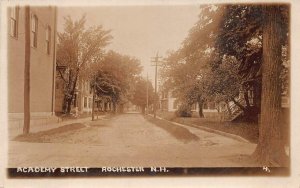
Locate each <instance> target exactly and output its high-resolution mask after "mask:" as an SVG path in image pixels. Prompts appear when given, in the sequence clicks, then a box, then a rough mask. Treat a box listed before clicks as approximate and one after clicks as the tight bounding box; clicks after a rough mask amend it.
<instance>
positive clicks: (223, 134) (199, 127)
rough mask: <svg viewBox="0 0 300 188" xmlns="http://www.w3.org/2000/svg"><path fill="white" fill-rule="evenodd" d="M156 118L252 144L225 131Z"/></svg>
mask: <svg viewBox="0 0 300 188" xmlns="http://www.w3.org/2000/svg"><path fill="white" fill-rule="evenodd" d="M152 117H153V116H152ZM156 117H157V119H160V120H164V121H167V122H170V123H173V124H174V125H179V126H189V127H194V128H197V129H201V130H203V131H207V132H210V133H215V134H218V135H221V136H225V137H229V138H231V139H234V140H237V141H240V142H245V143H251V142H250V141H249V140H246V139H245V138H242V137H240V136H238V135H234V134H230V133H226V132H223V131H219V130H215V129H211V128H208V127H203V126H199V125H195V124H181V123H177V122H174V121H169V120H166V119H163V118H161V117H159V116H156Z"/></svg>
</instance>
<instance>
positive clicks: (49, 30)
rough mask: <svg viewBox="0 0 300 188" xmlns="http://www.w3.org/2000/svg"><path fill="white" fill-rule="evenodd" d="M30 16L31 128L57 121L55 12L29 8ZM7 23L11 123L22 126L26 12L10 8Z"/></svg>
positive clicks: (49, 9)
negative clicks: (37, 121)
mask: <svg viewBox="0 0 300 188" xmlns="http://www.w3.org/2000/svg"><path fill="white" fill-rule="evenodd" d="M30 15H31V16H30V29H31V31H30V32H31V33H30V38H31V49H30V111H31V119H32V121H31V124H34V123H35V122H36V121H35V120H37V119H43V123H48V122H50V121H52V120H53V117H55V116H53V115H54V106H55V97H54V92H55V91H54V88H55V81H54V80H55V59H56V57H55V55H56V53H55V47H56V42H55V40H56V39H55V34H56V8H55V7H51V6H47V7H46V6H45V7H30ZM7 21H8V33H7V34H8V36H7V39H8V46H7V51H8V54H7V57H8V63H7V65H8V113H9V121H10V124H14V123H16V124H18V125H21V124H22V123H23V122H22V119H23V114H24V113H23V112H24V63H25V8H24V7H18V6H16V7H10V8H8V20H7ZM45 119H46V120H45ZM54 119H55V118H54Z"/></svg>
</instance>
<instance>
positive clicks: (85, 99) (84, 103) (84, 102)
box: [83, 97, 87, 108]
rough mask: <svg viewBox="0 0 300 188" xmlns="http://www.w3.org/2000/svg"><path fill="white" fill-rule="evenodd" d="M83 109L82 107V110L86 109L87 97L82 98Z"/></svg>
mask: <svg viewBox="0 0 300 188" xmlns="http://www.w3.org/2000/svg"><path fill="white" fill-rule="evenodd" d="M83 107H84V108H87V97H84V101H83Z"/></svg>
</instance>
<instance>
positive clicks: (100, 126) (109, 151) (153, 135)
mask: <svg viewBox="0 0 300 188" xmlns="http://www.w3.org/2000/svg"><path fill="white" fill-rule="evenodd" d="M174 126H178V125H174ZM173 130H174V127H172V126H170V127H167V128H164V129H163V128H161V127H159V126H157V125H156V124H154V123H151V122H149V121H148V120H147V118H145V117H144V116H143V115H141V114H137V113H128V114H121V115H116V116H111V117H104V118H101V119H99V120H96V121H86V122H83V123H73V124H70V125H66V126H62V127H59V128H56V129H51V130H47V131H44V132H39V133H33V134H30V135H28V136H23V137H18V138H14V139H12V140H10V141H9V151H8V167H22V166H27V167H28V166H43V167H61V166H77V167H103V166H119V167H120V166H124V167H129V166H133V167H140V166H141V167H151V166H163V167H241V166H252V165H253V164H252V163H251V162H249V161H247V160H244V158H245V157H244V156H249V155H250V154H251V153H252V152H253V151H254V149H255V146H256V145H255V144H252V143H246V142H240V141H237V140H234V139H231V138H228V137H224V136H221V135H218V134H214V133H210V132H206V131H203V130H200V129H197V128H194V127H189V126H183V127H181V128H180V130H182V131H183V132H184V135H183V136H182V137H181V136H180V134H179V135H178V134H177V135H174V134H172V131H173Z"/></svg>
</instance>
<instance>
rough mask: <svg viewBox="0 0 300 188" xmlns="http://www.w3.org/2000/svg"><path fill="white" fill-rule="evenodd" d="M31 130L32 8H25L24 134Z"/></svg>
mask: <svg viewBox="0 0 300 188" xmlns="http://www.w3.org/2000/svg"><path fill="white" fill-rule="evenodd" d="M29 130H30V7H29V6H25V65H24V126H23V134H28V133H29Z"/></svg>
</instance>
